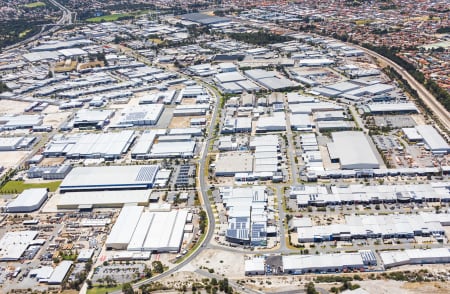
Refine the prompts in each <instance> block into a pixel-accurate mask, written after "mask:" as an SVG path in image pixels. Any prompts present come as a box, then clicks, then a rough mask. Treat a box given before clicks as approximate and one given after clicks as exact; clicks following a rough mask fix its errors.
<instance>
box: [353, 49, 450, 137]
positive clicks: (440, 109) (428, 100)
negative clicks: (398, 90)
mask: <svg viewBox="0 0 450 294" xmlns="http://www.w3.org/2000/svg"><path fill="white" fill-rule="evenodd" d="M351 46H354V47H357V48H359V49H361V50H364V52H366V53H367V54H368V55H370V56H372V57H373V58H375V59H379V60H381V61H383V62H384V63H386V64H388V65H389V66H390V67H392V68H394V69H395V70H397V72H398V73H399V74H401V75H402V77H403V78H404V79H405V80H406V81H408V83H409V84H410V85H411V87H412V88H413V89H415V90H416V91H417V93H418V94H419V97H420V99H422V101H423V102H424V103H425V104H426V105H427V106H428V107H429V108H430V109H431V110H432V111H433V113H434V114H435V115H436V117H437V118H438V119H439V121H440V122H441V123H442V124H443V125H444V127H446V128H447V129H450V114H449V113H448V111H447V110H445V108H444V106H442V104H440V103H439V101H437V99H436V98H435V97H434V96H433V95H432V94H431V93H430V92H428V90H427V89H426V88H425V87H424V86H423V85H422V84H421V83H419V82H418V81H416V79H415V78H413V77H412V76H411V75H410V74H409V73H408V72H407V71H406V70H405V69H404V68H403V67H401V66H400V65H398V64H397V63H395V62H393V61H392V60H390V59H388V58H386V57H384V56H382V55H380V54H378V53H376V52H373V51H371V50H369V49H367V48H364V47H361V46H358V45H355V44H351Z"/></svg>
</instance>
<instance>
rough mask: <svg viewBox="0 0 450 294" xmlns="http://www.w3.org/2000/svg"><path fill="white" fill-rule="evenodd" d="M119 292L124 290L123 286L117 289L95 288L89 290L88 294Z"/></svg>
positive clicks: (116, 287)
mask: <svg viewBox="0 0 450 294" xmlns="http://www.w3.org/2000/svg"><path fill="white" fill-rule="evenodd" d="M117 290H122V285H118V286H115V287H111V288H108V287H93V288H92V289H88V290H87V294H105V293H110V292H114V291H117Z"/></svg>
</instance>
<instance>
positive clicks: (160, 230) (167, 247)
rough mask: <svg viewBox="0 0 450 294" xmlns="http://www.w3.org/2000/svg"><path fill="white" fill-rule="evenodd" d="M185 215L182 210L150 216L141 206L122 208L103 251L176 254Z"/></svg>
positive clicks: (182, 232) (181, 235)
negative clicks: (106, 249)
mask: <svg viewBox="0 0 450 294" xmlns="http://www.w3.org/2000/svg"><path fill="white" fill-rule="evenodd" d="M187 215H188V212H187V211H185V210H172V211H157V212H151V211H144V207H142V206H132V205H130V206H125V207H124V208H123V209H122V211H121V212H120V215H119V217H118V218H117V221H116V223H115V224H114V227H113V228H112V230H111V233H110V234H109V236H108V239H107V240H106V248H108V249H116V250H129V251H150V252H178V251H179V250H180V247H181V244H182V241H183V235H184V225H185V224H186V220H187Z"/></svg>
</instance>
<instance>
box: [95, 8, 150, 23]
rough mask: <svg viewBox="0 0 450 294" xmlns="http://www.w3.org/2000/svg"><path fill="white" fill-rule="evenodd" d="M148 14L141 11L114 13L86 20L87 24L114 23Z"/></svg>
mask: <svg viewBox="0 0 450 294" xmlns="http://www.w3.org/2000/svg"><path fill="white" fill-rule="evenodd" d="M146 13H148V11H147V10H141V11H136V12H131V13H116V14H109V15H102V16H97V17H91V18H88V19H86V21H87V22H103V21H116V20H120V19H122V18H128V17H135V16H137V15H142V14H146Z"/></svg>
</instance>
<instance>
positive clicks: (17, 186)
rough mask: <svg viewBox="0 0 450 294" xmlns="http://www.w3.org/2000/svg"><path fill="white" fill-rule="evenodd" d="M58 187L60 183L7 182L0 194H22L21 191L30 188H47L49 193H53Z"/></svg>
mask: <svg viewBox="0 0 450 294" xmlns="http://www.w3.org/2000/svg"><path fill="white" fill-rule="evenodd" d="M59 185H61V181H55V182H44V183H32V184H31V183H25V182H23V181H9V182H8V183H6V184H5V185H4V186H3V187H2V188H1V189H0V193H12V192H13V193H22V192H23V190H25V189H31V188H48V189H49V190H50V191H51V192H55V191H56V190H57V189H58V187H59Z"/></svg>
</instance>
